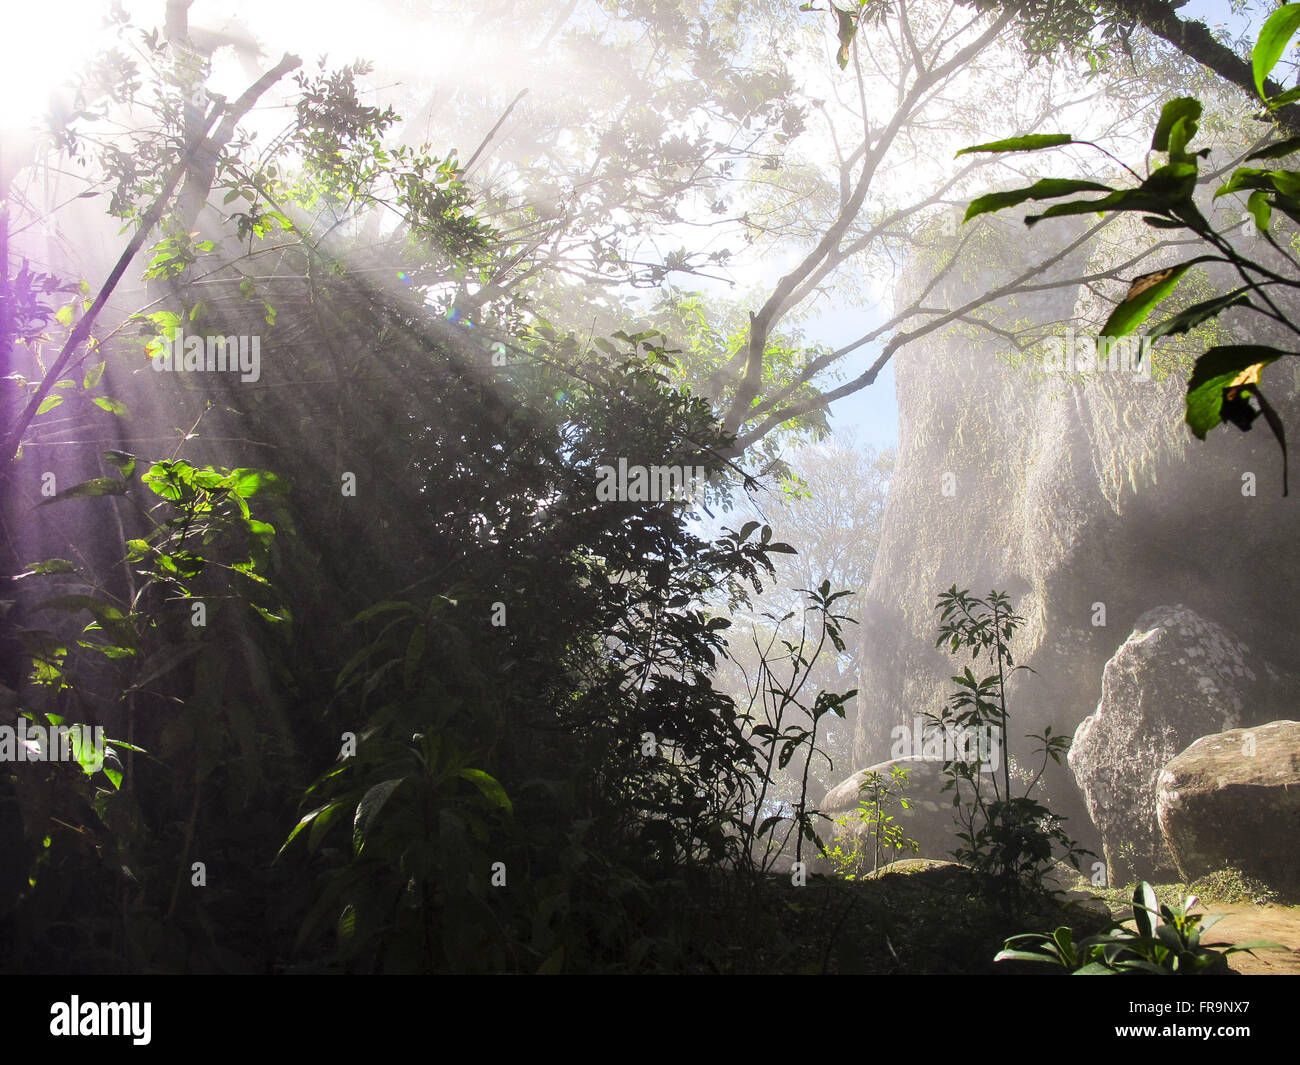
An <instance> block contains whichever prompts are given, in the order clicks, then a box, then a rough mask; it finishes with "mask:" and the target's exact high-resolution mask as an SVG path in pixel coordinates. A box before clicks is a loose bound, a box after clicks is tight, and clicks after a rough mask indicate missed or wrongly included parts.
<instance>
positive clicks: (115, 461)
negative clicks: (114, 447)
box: [104, 451, 135, 481]
mask: <svg viewBox="0 0 1300 1065" xmlns="http://www.w3.org/2000/svg"><path fill="white" fill-rule="evenodd" d="M104 461H105V462H107V463H108V464H109V465H110V466H113V467H116V469H117V471H118V473H119V474H121V477H122V480H124V481H125V480H128V479H129V478H130V476H131V474H133V473H134V472H135V456H134V455H132V454H129V453H128V452H126V451H105V452H104Z"/></svg>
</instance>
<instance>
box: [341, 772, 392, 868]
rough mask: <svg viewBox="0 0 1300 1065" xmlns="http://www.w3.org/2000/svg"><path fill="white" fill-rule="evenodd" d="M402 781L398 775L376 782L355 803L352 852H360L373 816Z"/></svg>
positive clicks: (358, 853)
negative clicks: (394, 777)
mask: <svg viewBox="0 0 1300 1065" xmlns="http://www.w3.org/2000/svg"><path fill="white" fill-rule="evenodd" d="M402 781H403V778H401V777H398V778H396V779H394V780H385V781H384V782H383V783H382V784H376V785H375V786H374V787H373V788H371V789H370V790H369V791H367V792H366V793H365V795H363V796H362V798H361V801H360V802H359V803H357V815H356V818H355V819H354V820H353V822H352V850H353V853H354V854H357V855H360V854H361V849H362V848H363V847H364V846H365V845H366V837H367V836H368V835H369V834H370V829H371V827H372V826H373V825H374V823H375V818H376V817H378V816H379V812H380V811H381V810H382V809H383V808H384V804H385V803H387V802H388V800H389V797H390V796H391V795H392V794H393V792H394V791H396V790H397V788H398V787H399V786H400V785H401V783H402Z"/></svg>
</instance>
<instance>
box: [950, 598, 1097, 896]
mask: <svg viewBox="0 0 1300 1065" xmlns="http://www.w3.org/2000/svg"><path fill="white" fill-rule="evenodd" d="M935 609H936V610H938V611H939V612H940V626H939V639H938V642H937V643H936V645H935V646H937V647H947V649H948V650H949V651H950V652H951V653H952V654H957V653H958V652H959V651H961V650H962V649H963V648H969V649H970V652H971V659H972V660H974V659H975V658H977V657H979V656H980V655H981V654H984V655H988V656H989V657H990V659H991V660H992V663H993V666H994V667H995V668H996V670H997V672H996V673H991V674H989V675H988V676H985V677H983V678H979V679H977V678H976V676H975V674H974V673H973V672H972V671H971V669H970V667H969V666H967V667H966V668H965V669H964V670H963V671H962V674H961V675H960V676H955V677H953V678H952V679H953V682H954V683H955V684H957V686H958V690H957V691H956V693H955V694H954V695H953V696H952V697H951V699H950V700H949V703H948V705H946V706H945V707H943V709H942V710H941V711H940V712H939V713H938V714H927V715H926V717H927V719H928V720H929V721H930V722H931V724H932V726H934V727H936V728H939V729H941V730H943V731H944V732H945V733H949V732H961V731H963V730H969V731H968V732H967V734H968V735H969V734H972V733H973V734H975V735H979V736H984V735H989V734H991V733H990V731H989V730H992V729H996V730H997V732H996V734H997V735H998V736H999V738H1000V739H999V743H998V745H997V748H998V749H999V750H1000V751H1001V762H1002V766H1001V768H1002V780H1001V783H999V781H998V775H997V773H996V772H992V773H986V772H984V771H983V769H982V767H981V765H980V763H979V762H978V761H976V760H973V759H965V760H963V759H948V760H945V761H944V763H943V771H944V774H945V775H946V776H947V777H948V780H947V782H946V783H945V784H944V787H943V790H944V791H952V793H953V796H952V803H953V806H954V807H955V808H956V809H957V824H958V828H959V831H958V833H957V836H958V839H960V840H961V841H962V843H963V846H960V847H958V848H957V850H956V851H955V852H954V856H955V857H956V858H957V860H958V861H959V862H962V863H964V864H966V865H969V866H970V867H971V868H972V869H974V870H975V871H976V872H977V873H979V874H981V875H982V876H983V877H985V878H986V880H987V882H988V883H989V885H990V887H991V889H992V890H993V891H994V893H995V894H997V895H998V897H999V898H1000V899H1001V900H1002V903H1003V906H1004V908H1005V910H1006V912H1008V913H1011V912H1014V911H1017V910H1018V909H1019V907H1020V905H1021V901H1022V896H1023V895H1024V893H1025V892H1026V891H1028V892H1030V893H1032V894H1041V893H1042V892H1043V891H1044V878H1045V876H1046V875H1047V873H1048V871H1049V870H1050V869H1051V868H1052V865H1053V864H1054V861H1055V859H1054V857H1053V848H1054V845H1056V846H1059V847H1060V848H1061V850H1062V851H1063V853H1064V857H1065V859H1066V860H1067V861H1069V862H1070V864H1071V865H1073V866H1074V868H1075V869H1078V868H1079V858H1080V856H1082V855H1084V854H1088V853H1089V852H1088V851H1085V850H1083V849H1082V848H1080V847H1078V846H1077V844H1076V843H1075V842H1074V840H1073V839H1071V838H1070V836H1069V835H1068V834H1067V833H1066V831H1065V829H1064V828H1063V827H1062V824H1061V822H1062V820H1063V819H1062V818H1060V817H1058V816H1057V815H1056V814H1054V813H1052V811H1051V810H1049V809H1047V808H1046V807H1045V806H1043V805H1042V804H1041V803H1039V802H1038V801H1037V800H1036V799H1034V798H1033V796H1032V793H1033V790H1034V788H1035V787H1036V786H1037V784H1038V781H1039V779H1040V778H1041V777H1042V775H1043V771H1044V770H1045V769H1046V768H1047V760H1048V759H1049V758H1050V759H1051V760H1052V761H1053V762H1055V763H1056V764H1058V765H1059V764H1060V762H1061V756H1062V755H1063V754H1064V753H1065V751H1066V750H1067V749H1068V748H1069V743H1070V741H1069V739H1068V738H1067V737H1065V736H1053V735H1052V728H1051V726H1050V725H1048V726H1047V727H1046V728H1045V729H1044V731H1043V734H1042V735H1041V736H1029V737H1027V738H1029V739H1032V740H1037V741H1038V742H1039V744H1040V747H1039V749H1038V750H1037V751H1036V752H1035V753H1037V754H1041V755H1042V759H1043V760H1042V764H1041V766H1040V767H1039V769H1038V772H1037V773H1036V774H1035V775H1034V777H1033V778H1032V780H1030V782H1029V784H1028V785H1027V786H1026V788H1025V792H1024V794H1022V795H1014V794H1013V793H1012V785H1011V753H1010V745H1009V743H1008V728H1007V722H1008V716H1007V697H1006V683H1007V679H1008V677H1009V676H1010V674H1011V673H1012V672H1014V671H1015V670H1018V669H1025V668H1027V667H1025V666H1017V665H1015V663H1014V662H1013V661H1012V658H1011V651H1010V648H1009V644H1010V641H1011V640H1012V638H1013V637H1014V636H1015V633H1016V629H1017V628H1018V627H1019V625H1020V623H1021V621H1022V620H1023V619H1022V618H1021V617H1020V616H1019V615H1018V614H1016V613H1015V612H1014V611H1013V610H1012V609H1011V604H1010V602H1009V600H1008V599H1007V597H1006V595H1004V594H1002V593H1000V592H997V591H993V592H990V593H989V596H988V598H987V599H979V598H976V597H974V596H971V595H970V594H969V592H966V591H958V590H957V586H956V585H953V586H952V588H950V589H949V590H948V591H946V592H942V593H940V595H939V600H938V603H937V605H936V607H935ZM986 778H988V779H989V780H990V782H991V785H992V794H991V795H990V794H989V793H988V787H987V786H986V784H985V780H986Z"/></svg>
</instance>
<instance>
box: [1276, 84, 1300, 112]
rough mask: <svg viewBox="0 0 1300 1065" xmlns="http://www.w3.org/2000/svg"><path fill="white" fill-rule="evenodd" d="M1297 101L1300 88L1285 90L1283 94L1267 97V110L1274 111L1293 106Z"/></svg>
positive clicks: (1299, 98)
mask: <svg viewBox="0 0 1300 1065" xmlns="http://www.w3.org/2000/svg"><path fill="white" fill-rule="evenodd" d="M1297 100H1300V87H1297V88H1294V89H1287V91H1286V92H1284V93H1279V94H1278V95H1277V96H1270V97H1269V99H1268V109H1269V110H1270V111H1275V110H1277V109H1278V108H1279V107H1285V106H1286V105H1287V104H1293V103H1295V102H1296V101H1297Z"/></svg>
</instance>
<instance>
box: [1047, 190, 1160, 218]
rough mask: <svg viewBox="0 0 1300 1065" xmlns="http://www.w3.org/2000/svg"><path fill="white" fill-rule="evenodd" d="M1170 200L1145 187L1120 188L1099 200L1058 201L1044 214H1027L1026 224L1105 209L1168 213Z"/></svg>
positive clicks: (1155, 213) (1097, 212)
mask: <svg viewBox="0 0 1300 1065" xmlns="http://www.w3.org/2000/svg"><path fill="white" fill-rule="evenodd" d="M1169 210H1170V202H1169V198H1168V197H1167V196H1163V195H1157V194H1156V193H1153V192H1149V191H1145V190H1144V189H1140V188H1139V189H1120V190H1119V191H1118V192H1112V193H1111V194H1110V195H1109V196H1103V197H1102V198H1101V199H1099V200H1075V201H1074V202H1073V203H1058V204H1056V205H1055V206H1053V207H1049V208H1048V209H1047V210H1046V211H1044V212H1043V213H1042V214H1036V215H1026V216H1025V225H1027V226H1033V225H1036V224H1037V223H1039V222H1041V221H1042V220H1043V219H1044V218H1066V217H1069V216H1071V215H1080V214H1092V213H1094V212H1095V213H1096V214H1102V213H1103V212H1105V211H1142V212H1144V213H1145V214H1152V215H1160V214H1162V213H1164V214H1167V213H1168V212H1169Z"/></svg>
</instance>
